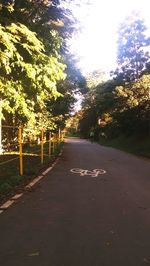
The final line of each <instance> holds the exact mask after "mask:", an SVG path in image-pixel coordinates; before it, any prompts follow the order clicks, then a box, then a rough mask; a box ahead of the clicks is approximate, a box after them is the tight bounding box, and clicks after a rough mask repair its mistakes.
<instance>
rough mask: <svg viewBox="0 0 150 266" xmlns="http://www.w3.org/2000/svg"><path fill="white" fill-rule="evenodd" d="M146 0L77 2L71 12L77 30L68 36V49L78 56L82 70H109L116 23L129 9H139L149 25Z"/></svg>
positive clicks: (113, 53)
mask: <svg viewBox="0 0 150 266" xmlns="http://www.w3.org/2000/svg"><path fill="white" fill-rule="evenodd" d="M148 1H149V0H132V1H131V0H126V1H125V2H122V1H119V0H113V1H110V0H105V1H101V0H90V1H89V2H90V8H88V9H86V7H85V6H84V5H81V6H79V5H77V6H76V7H74V8H73V13H74V15H75V16H76V17H77V19H78V20H79V23H80V26H81V30H80V31H79V32H78V33H77V34H75V35H74V36H73V38H72V39H71V40H70V43H69V45H70V49H71V52H72V53H73V54H75V55H76V56H77V57H78V58H79V62H78V66H79V67H80V69H81V71H82V72H83V73H87V72H91V71H93V70H96V69H103V70H106V71H110V70H112V69H114V68H115V67H116V51H117V47H116V43H117V30H118V26H119V24H120V23H121V22H122V21H123V20H124V19H125V18H126V17H127V16H128V15H130V14H131V13H132V11H133V10H136V11H140V13H141V15H142V16H143V18H144V19H145V22H146V24H147V26H148V27H149V25H148V23H149V8H148V6H149V5H148V4H149V2H148Z"/></svg>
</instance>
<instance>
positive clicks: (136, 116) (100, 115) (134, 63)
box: [72, 14, 150, 157]
mask: <svg viewBox="0 0 150 266" xmlns="http://www.w3.org/2000/svg"><path fill="white" fill-rule="evenodd" d="M149 50H150V37H149V36H147V32H146V27H145V23H144V20H143V19H142V18H141V17H140V16H139V15H137V14H132V16H131V17H128V18H127V19H126V20H125V21H123V23H122V24H121V25H120V28H119V31H118V54H117V62H118V67H117V69H116V70H115V71H112V72H111V78H110V79H109V80H106V81H104V79H102V78H103V73H102V72H101V81H100V74H99V76H98V77H99V79H98V81H99V83H98V84H96V82H95V81H94V82H93V80H94V77H95V79H96V78H97V72H94V73H93V77H92V79H90V80H89V79H87V85H88V84H89V86H88V91H87V93H86V95H85V97H84V100H83V102H82V109H81V111H79V112H78V113H77V114H76V115H75V116H74V118H73V120H74V121H75V118H76V119H78V126H74V128H77V131H78V132H79V133H80V135H81V136H82V137H84V138H89V136H90V132H91V131H94V138H95V141H98V142H99V141H100V142H101V143H103V144H105V145H112V146H113V147H117V148H121V149H124V150H126V151H130V152H133V153H135V154H139V155H143V156H146V157H149V156H150V54H149ZM88 78H89V77H88ZM73 120H72V121H73ZM74 123H75V124H76V122H74Z"/></svg>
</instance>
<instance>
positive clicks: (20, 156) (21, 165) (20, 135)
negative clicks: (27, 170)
mask: <svg viewBox="0 0 150 266" xmlns="http://www.w3.org/2000/svg"><path fill="white" fill-rule="evenodd" d="M19 162H20V165H19V166H20V167H19V174H20V175H23V160H22V127H21V126H19Z"/></svg>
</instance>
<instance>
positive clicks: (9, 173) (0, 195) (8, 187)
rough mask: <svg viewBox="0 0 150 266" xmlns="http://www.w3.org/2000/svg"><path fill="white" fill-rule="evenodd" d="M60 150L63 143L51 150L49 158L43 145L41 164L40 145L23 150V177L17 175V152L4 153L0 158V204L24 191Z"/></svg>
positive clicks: (46, 145) (18, 167) (18, 166)
mask: <svg viewBox="0 0 150 266" xmlns="http://www.w3.org/2000/svg"><path fill="white" fill-rule="evenodd" d="M62 148H63V142H61V143H59V145H57V146H55V150H54V152H53V151H52V150H51V156H49V155H48V154H49V146H48V143H45V144H44V160H43V163H42V164H41V147H40V145H36V144H34V145H30V146H28V147H26V148H24V150H23V152H24V154H23V175H20V174H19V171H20V165H19V154H18V152H6V153H5V154H4V155H2V156H0V169H1V171H0V203H2V202H3V201H5V200H6V199H7V198H9V197H10V196H11V195H13V194H14V193H16V192H17V193H21V192H23V191H25V185H27V184H28V183H29V182H30V181H31V180H32V179H33V178H35V177H36V176H37V175H39V174H40V173H42V172H43V171H44V169H46V168H47V167H49V166H50V165H51V164H52V163H53V162H54V161H55V159H56V158H57V157H58V155H59V153H60V151H61V149H62ZM52 152H53V153H52Z"/></svg>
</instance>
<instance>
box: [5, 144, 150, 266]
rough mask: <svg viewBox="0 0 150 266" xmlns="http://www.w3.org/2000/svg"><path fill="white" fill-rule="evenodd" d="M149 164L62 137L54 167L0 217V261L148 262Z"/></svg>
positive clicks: (16, 265)
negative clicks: (63, 141) (59, 155)
mask: <svg viewBox="0 0 150 266" xmlns="http://www.w3.org/2000/svg"><path fill="white" fill-rule="evenodd" d="M74 169H76V170H75V171H72V170H74ZM77 169H78V170H77ZM79 169H80V170H79ZM81 169H82V171H81ZM95 169H99V171H100V169H101V170H103V171H101V173H98V174H97V176H93V175H94V174H95V175H96V173H97V171H93V170H95ZM149 170H150V164H149V162H148V161H144V160H142V159H138V158H136V157H132V156H131V155H127V154H124V153H122V152H119V151H116V150H113V149H109V148H105V147H101V146H99V145H97V144H91V143H90V142H87V141H84V140H79V139H70V140H68V142H67V143H66V144H65V148H64V151H63V154H62V156H61V158H60V160H59V162H58V163H57V165H56V166H55V168H54V169H53V170H52V171H51V172H49V173H48V174H47V176H46V177H45V178H44V179H42V180H41V181H40V183H38V184H37V185H36V187H35V188H33V190H32V192H28V193H26V194H25V195H24V196H23V197H22V198H21V199H19V200H18V202H17V203H16V204H15V205H13V206H12V207H11V208H10V209H9V210H8V211H6V212H4V213H3V214H2V215H1V216H0V239H1V241H0V265H3V266H20V265H21V266H24V265H28V266H30V265H31V266H32V265H36V266H38V265H39V266H97V265H102V266H120V265H122V266H127V265H128V266H141V265H145V264H148V263H149V261H150V257H149V250H150V241H149V240H150V230H149V229H150V226H149V224H150V213H149V203H150V201H149V200H150V197H149V193H148V191H149V183H148V181H149V180H148V176H149V175H148V171H149ZM141 177H142V178H143V179H142V181H141ZM143 180H144V181H143ZM135 181H136V182H135Z"/></svg>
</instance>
